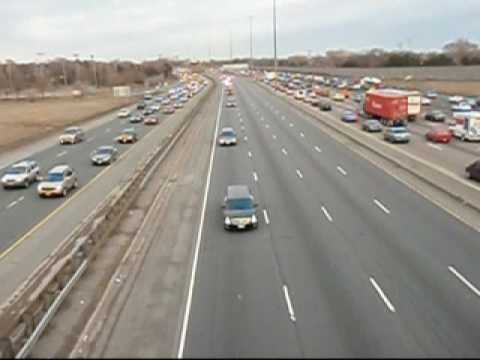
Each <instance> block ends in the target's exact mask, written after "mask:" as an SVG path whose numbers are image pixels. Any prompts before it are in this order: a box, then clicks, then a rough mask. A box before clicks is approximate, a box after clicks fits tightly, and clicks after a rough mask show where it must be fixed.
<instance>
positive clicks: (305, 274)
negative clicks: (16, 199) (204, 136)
mask: <svg viewBox="0 0 480 360" xmlns="http://www.w3.org/2000/svg"><path fill="white" fill-rule="evenodd" d="M236 97H237V103H238V107H237V108H235V109H226V108H223V112H222V114H221V116H220V118H219V122H220V124H219V126H220V128H221V127H224V126H232V127H234V128H235V129H236V131H237V132H238V134H239V138H240V142H239V144H238V145H237V146H236V147H231V148H216V153H215V157H214V162H213V171H212V178H211V185H210V188H209V193H208V201H207V206H206V212H205V222H204V227H203V231H202V237H201V246H200V252H199V258H198V267H197V271H196V277H195V285H194V288H193V298H192V304H191V308H190V316H189V322H188V328H187V331H186V340H185V348H184V349H183V350H184V351H183V355H184V356H185V357H190V356H193V357H252V356H269V357H275V356H279V357H298V356H302V357H329V356H348V357H350V356H355V357H373V356H375V357H380V356H456V357H459V356H465V357H472V356H473V357H478V356H480V322H479V321H478V319H480V290H479V288H480V266H479V263H478V254H479V253H480V246H479V241H478V239H479V238H480V237H479V234H478V232H477V231H475V230H474V229H471V228H469V227H467V226H466V225H464V224H463V223H462V222H460V221H458V220H457V219H455V218H453V217H451V216H450V215H448V214H447V213H446V212H445V211H443V210H442V209H440V208H438V207H436V206H435V205H433V204H432V203H430V202H429V201H427V200H426V199H425V198H423V197H421V196H419V195H418V194H417V193H415V192H413V191H411V190H410V189H409V188H407V187H406V186H404V185H403V184H401V183H399V182H398V181H396V180H394V179H393V178H392V177H390V176H389V175H388V174H386V173H385V172H383V171H382V170H380V169H378V168H377V167H375V166H374V165H372V164H371V163H370V162H368V161H367V160H365V159H364V158H362V157H360V156H359V155H357V154H355V153H353V152H351V151H350V150H348V149H347V148H345V147H344V146H343V145H341V144H339V143H337V142H335V141H334V140H333V139H331V138H330V137H328V136H327V135H325V134H324V133H322V132H321V131H320V130H319V128H318V127H317V126H316V125H315V121H314V120H312V119H310V118H309V117H308V116H306V115H303V114H301V113H300V112H299V111H296V110H295V109H293V108H291V107H289V106H288V105H287V104H285V103H284V102H282V100H281V99H278V98H277V97H275V96H274V95H272V94H270V93H269V92H267V91H266V90H265V89H261V88H259V87H258V86H257V85H255V84H253V83H252V82H250V81H249V80H245V79H240V80H237V82H236ZM231 184H246V185H248V186H249V187H250V188H251V190H252V192H253V193H254V195H255V196H256V199H257V201H258V202H259V206H258V215H259V221H260V224H259V228H258V229H257V230H253V231H246V232H226V231H224V229H223V218H222V213H221V202H222V199H223V196H224V192H225V189H226V187H227V186H228V185H231Z"/></svg>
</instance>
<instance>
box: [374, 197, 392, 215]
mask: <svg viewBox="0 0 480 360" xmlns="http://www.w3.org/2000/svg"><path fill="white" fill-rule="evenodd" d="M373 202H374V203H375V205H377V206H378V207H379V208H380V209H382V211H383V212H384V213H386V214H390V210H388V209H387V207H386V206H385V205H383V204H382V203H381V202H380V201H378V200H377V199H374V200H373Z"/></svg>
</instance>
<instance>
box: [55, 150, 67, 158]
mask: <svg viewBox="0 0 480 360" xmlns="http://www.w3.org/2000/svg"><path fill="white" fill-rule="evenodd" d="M67 153H68V152H67V151H62V152H61V153H58V154H57V157H62V156H64V155H67Z"/></svg>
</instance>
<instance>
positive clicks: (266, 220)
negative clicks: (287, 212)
mask: <svg viewBox="0 0 480 360" xmlns="http://www.w3.org/2000/svg"><path fill="white" fill-rule="evenodd" d="M263 217H264V218H265V224H267V225H268V224H270V218H269V217H268V213H267V209H263Z"/></svg>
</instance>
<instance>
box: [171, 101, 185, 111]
mask: <svg viewBox="0 0 480 360" xmlns="http://www.w3.org/2000/svg"><path fill="white" fill-rule="evenodd" d="M173 107H174V108H175V109H181V108H183V103H181V102H180V101H177V102H175V104H173Z"/></svg>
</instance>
